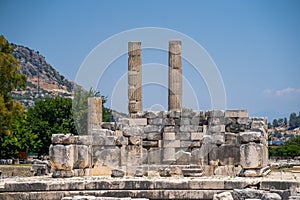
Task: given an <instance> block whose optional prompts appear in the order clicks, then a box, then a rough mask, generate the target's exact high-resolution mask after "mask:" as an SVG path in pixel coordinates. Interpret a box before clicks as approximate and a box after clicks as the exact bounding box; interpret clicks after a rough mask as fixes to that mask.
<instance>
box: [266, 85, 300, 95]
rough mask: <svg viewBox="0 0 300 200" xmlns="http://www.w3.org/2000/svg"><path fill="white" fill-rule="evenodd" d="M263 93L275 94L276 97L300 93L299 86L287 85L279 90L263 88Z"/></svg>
mask: <svg viewBox="0 0 300 200" xmlns="http://www.w3.org/2000/svg"><path fill="white" fill-rule="evenodd" d="M263 93H264V94H267V95H275V96H278V97H283V96H290V95H298V94H300V88H292V87H287V88H284V89H281V90H272V89H265V90H264V91H263Z"/></svg>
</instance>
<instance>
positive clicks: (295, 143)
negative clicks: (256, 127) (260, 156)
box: [269, 136, 300, 157]
mask: <svg viewBox="0 0 300 200" xmlns="http://www.w3.org/2000/svg"><path fill="white" fill-rule="evenodd" d="M269 155H270V156H281V157H287V156H288V157H295V156H300V136H297V137H295V138H292V139H290V140H289V141H287V142H286V143H285V144H284V145H283V146H280V147H269Z"/></svg>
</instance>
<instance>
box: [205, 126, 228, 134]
mask: <svg viewBox="0 0 300 200" xmlns="http://www.w3.org/2000/svg"><path fill="white" fill-rule="evenodd" d="M207 131H208V132H209V133H221V132H225V125H212V126H208V129H207Z"/></svg>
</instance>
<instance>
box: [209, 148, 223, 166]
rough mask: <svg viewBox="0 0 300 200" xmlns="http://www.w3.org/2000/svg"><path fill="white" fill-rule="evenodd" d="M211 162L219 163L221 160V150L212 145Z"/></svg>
mask: <svg viewBox="0 0 300 200" xmlns="http://www.w3.org/2000/svg"><path fill="white" fill-rule="evenodd" d="M208 154H209V156H208V157H209V162H210V163H215V162H217V163H219V159H220V156H221V155H220V150H219V147H218V146H216V145H211V147H210V151H209V153H208ZM211 161H214V162H211Z"/></svg>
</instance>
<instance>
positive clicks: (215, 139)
mask: <svg viewBox="0 0 300 200" xmlns="http://www.w3.org/2000/svg"><path fill="white" fill-rule="evenodd" d="M211 138H212V143H213V144H217V145H221V144H224V143H225V136H224V133H212V134H211Z"/></svg>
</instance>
